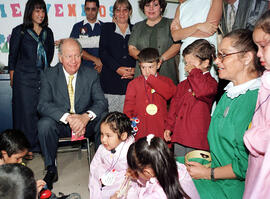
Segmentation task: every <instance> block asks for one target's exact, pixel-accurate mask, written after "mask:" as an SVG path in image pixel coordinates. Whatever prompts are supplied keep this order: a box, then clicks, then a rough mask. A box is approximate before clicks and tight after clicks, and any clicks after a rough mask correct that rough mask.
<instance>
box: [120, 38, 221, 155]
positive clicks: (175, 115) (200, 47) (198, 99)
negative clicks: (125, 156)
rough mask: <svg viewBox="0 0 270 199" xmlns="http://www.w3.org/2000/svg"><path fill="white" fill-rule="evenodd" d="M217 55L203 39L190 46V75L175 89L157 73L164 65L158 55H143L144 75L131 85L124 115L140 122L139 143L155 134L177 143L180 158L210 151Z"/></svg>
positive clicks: (154, 52) (148, 52) (186, 52)
mask: <svg viewBox="0 0 270 199" xmlns="http://www.w3.org/2000/svg"><path fill="white" fill-rule="evenodd" d="M215 54H216V49H215V47H214V46H213V45H211V44H210V43H209V42H208V41H207V40H204V39H199V40H196V41H195V42H193V43H192V44H190V45H189V46H187V47H186V48H185V50H184V51H183V57H184V60H185V64H186V67H185V69H186V71H187V72H188V73H189V75H188V77H187V79H186V80H184V81H182V82H181V83H180V84H179V85H178V86H177V87H176V86H175V85H174V83H173V82H172V80H171V79H169V78H167V77H164V76H161V75H159V73H158V72H157V71H158V69H159V68H160V64H161V62H160V61H159V54H158V51H157V50H156V49H153V48H145V49H143V50H141V51H140V53H139V55H138V61H139V66H140V69H141V73H142V75H141V76H139V77H137V78H136V79H134V80H133V81H131V82H130V83H129V84H128V87H127V92H126V98H125V104H124V113H125V114H126V115H127V116H128V117H129V118H132V117H136V118H138V119H139V121H140V122H139V124H138V132H137V134H136V136H135V138H136V140H138V139H139V138H142V137H145V136H146V135H147V134H149V133H152V134H155V135H156V136H158V137H160V138H165V140H166V141H171V142H173V143H178V145H179V147H178V150H177V151H176V155H178V156H183V155H184V154H185V153H186V152H188V151H189V150H194V149H201V150H208V149H209V146H208V143H207V131H208V127H209V124H210V120H211V116H210V114H211V109H212V104H213V102H214V100H215V95H216V94H217V87H218V84H217V81H216V80H215V79H214V78H213V77H212V76H211V74H210V73H209V70H210V68H211V66H212V64H213V61H214V59H215V57H216V56H215ZM170 99H171V103H170V110H169V112H168V111H167V106H168V101H169V100H170Z"/></svg>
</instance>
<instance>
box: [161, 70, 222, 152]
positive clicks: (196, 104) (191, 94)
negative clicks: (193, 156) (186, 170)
mask: <svg viewBox="0 0 270 199" xmlns="http://www.w3.org/2000/svg"><path fill="white" fill-rule="evenodd" d="M217 87H218V83H217V81H216V80H215V79H214V78H213V77H212V76H211V74H210V73H209V72H207V73H203V72H202V71H201V70H200V69H197V68H194V69H192V71H191V72H190V74H189V75H188V77H187V79H186V80H184V81H182V82H181V83H179V84H178V86H177V91H176V94H175V96H174V97H173V98H172V101H171V105H170V110H169V114H168V119H167V121H166V129H168V130H170V131H172V132H173V134H172V136H171V138H172V142H176V143H179V144H182V145H184V146H187V147H192V148H196V149H202V150H209V145H208V142H207V132H208V128H209V124H210V120H211V108H212V104H213V102H214V99H215V95H216V94H217Z"/></svg>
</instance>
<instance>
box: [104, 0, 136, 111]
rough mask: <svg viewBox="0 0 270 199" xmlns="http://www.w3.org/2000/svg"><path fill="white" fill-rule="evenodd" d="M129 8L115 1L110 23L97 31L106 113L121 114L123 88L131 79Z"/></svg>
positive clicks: (133, 61) (133, 62) (123, 3)
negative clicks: (98, 34) (106, 106)
mask: <svg viewBox="0 0 270 199" xmlns="http://www.w3.org/2000/svg"><path fill="white" fill-rule="evenodd" d="M131 13H132V7H131V4H130V3H129V1H128V0H116V2H115V3H114V6H113V15H114V19H113V21H114V22H112V23H104V24H103V25H102V28H101V36H100V43H99V55H100V59H101V61H102V63H103V68H102V71H101V74H100V82H101V86H102V89H103V91H104V93H105V97H106V98H107V99H108V102H109V111H120V112H122V111H123V105H124V100H125V93H126V88H127V84H128V83H129V81H130V80H131V79H133V75H134V67H135V64H136V62H135V60H134V59H133V58H132V57H131V56H129V54H128V40H129V36H130V33H131V29H132V25H131V24H130V23H129V17H130V15H131Z"/></svg>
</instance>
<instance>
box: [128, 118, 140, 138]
mask: <svg viewBox="0 0 270 199" xmlns="http://www.w3.org/2000/svg"><path fill="white" fill-rule="evenodd" d="M130 121H131V127H132V129H133V130H132V134H133V135H134V136H135V135H136V133H137V131H138V130H139V129H138V127H137V124H138V123H140V120H139V119H138V118H137V117H133V118H131V119H130Z"/></svg>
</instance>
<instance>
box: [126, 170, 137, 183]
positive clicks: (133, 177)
mask: <svg viewBox="0 0 270 199" xmlns="http://www.w3.org/2000/svg"><path fill="white" fill-rule="evenodd" d="M126 176H129V177H131V179H133V180H137V179H138V174H137V172H136V171H133V170H132V169H130V168H128V169H127V172H126Z"/></svg>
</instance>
